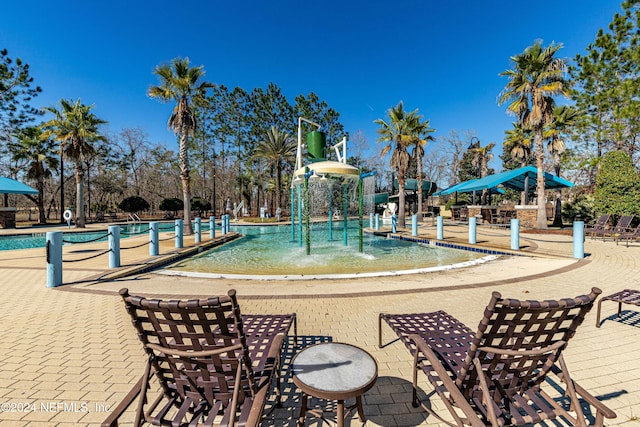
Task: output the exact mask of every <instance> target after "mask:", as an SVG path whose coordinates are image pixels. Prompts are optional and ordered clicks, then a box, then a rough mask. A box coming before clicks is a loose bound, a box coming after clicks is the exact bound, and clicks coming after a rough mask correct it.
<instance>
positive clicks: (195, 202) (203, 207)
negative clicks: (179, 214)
mask: <svg viewBox="0 0 640 427" xmlns="http://www.w3.org/2000/svg"><path fill="white" fill-rule="evenodd" d="M191 210H192V211H209V210H211V202H207V201H206V200H204V199H201V198H200V197H194V198H193V199H191Z"/></svg>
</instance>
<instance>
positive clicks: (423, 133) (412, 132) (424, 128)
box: [408, 110, 436, 218]
mask: <svg viewBox="0 0 640 427" xmlns="http://www.w3.org/2000/svg"><path fill="white" fill-rule="evenodd" d="M417 111H418V110H416V113H417ZM435 131H436V130H435V129H433V128H431V127H429V119H426V120H424V121H422V116H421V115H418V114H410V122H409V123H408V133H409V146H413V151H412V152H411V157H413V159H414V160H415V162H416V181H417V182H416V184H417V191H418V212H417V214H418V218H422V179H423V171H422V158H423V157H424V147H425V146H426V145H427V142H428V141H433V140H434V139H433V135H431V134H432V133H433V132H435Z"/></svg>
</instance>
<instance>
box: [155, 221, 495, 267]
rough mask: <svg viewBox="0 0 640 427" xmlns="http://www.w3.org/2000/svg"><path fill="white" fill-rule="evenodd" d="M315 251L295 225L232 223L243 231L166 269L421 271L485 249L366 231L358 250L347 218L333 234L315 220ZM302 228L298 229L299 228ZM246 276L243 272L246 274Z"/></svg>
mask: <svg viewBox="0 0 640 427" xmlns="http://www.w3.org/2000/svg"><path fill="white" fill-rule="evenodd" d="M313 227H314V229H313V231H312V233H311V254H310V255H306V249H305V246H304V242H303V246H302V247H301V246H300V245H299V242H298V241H297V239H298V236H297V234H296V241H294V242H291V226H290V225H289V226H232V227H231V229H232V230H233V231H238V232H239V233H241V234H243V237H241V238H239V239H237V240H234V241H232V242H230V243H227V244H225V245H223V246H221V247H218V248H214V249H211V250H208V251H205V252H203V253H202V254H199V255H197V256H195V257H192V258H189V259H186V260H183V261H179V262H178V263H176V264H173V265H172V266H170V267H168V268H167V269H165V271H164V273H165V274H177V275H182V274H184V275H196V276H205V277H227V278H249V277H251V278H254V277H252V276H260V277H265V276H278V277H284V276H286V277H290V276H303V277H309V276H318V275H320V276H322V275H341V274H349V275H360V274H366V273H376V272H399V271H412V272H413V271H415V270H421V269H426V268H430V267H440V266H447V265H451V264H458V263H466V262H470V261H475V260H478V259H480V258H482V257H483V256H484V254H480V253H476V252H471V251H464V250H457V249H448V248H442V247H435V246H430V245H425V244H420V243H415V242H408V241H404V240H397V239H387V238H385V237H380V236H374V235H369V234H365V236H364V241H363V252H362V253H360V252H359V251H358V229H357V223H355V224H354V225H352V224H351V223H350V225H349V227H350V228H349V230H348V234H347V240H348V245H347V246H344V239H343V230H342V224H334V228H333V237H332V240H329V233H328V231H329V230H328V224H326V223H324V224H314V225H313ZM297 232H298V230H296V233H297ZM241 276H243V277H241Z"/></svg>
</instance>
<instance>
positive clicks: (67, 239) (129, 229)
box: [0, 224, 149, 251]
mask: <svg viewBox="0 0 640 427" xmlns="http://www.w3.org/2000/svg"><path fill="white" fill-rule="evenodd" d="M145 232H146V233H148V232H149V224H123V225H121V226H120V238H121V239H124V238H127V237H131V236H133V235H137V234H138V233H139V234H143V233H145ZM46 234H47V233H31V234H16V235H9V236H0V251H10V250H15V249H31V248H44V247H45V246H46V244H47V236H46ZM95 239H97V240H95ZM107 239H108V235H107V230H104V231H87V232H84V231H83V232H69V233H65V232H63V233H62V240H63V244H64V245H70V244H74V243H84V242H89V241H96V242H106V241H107Z"/></svg>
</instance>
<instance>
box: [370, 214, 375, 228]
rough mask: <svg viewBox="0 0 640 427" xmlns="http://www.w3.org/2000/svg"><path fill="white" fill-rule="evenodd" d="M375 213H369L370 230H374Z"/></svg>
mask: <svg viewBox="0 0 640 427" xmlns="http://www.w3.org/2000/svg"><path fill="white" fill-rule="evenodd" d="M373 224H374V221H373V212H369V228H371V229H373Z"/></svg>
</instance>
